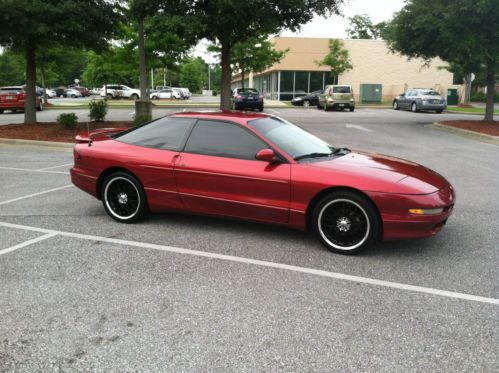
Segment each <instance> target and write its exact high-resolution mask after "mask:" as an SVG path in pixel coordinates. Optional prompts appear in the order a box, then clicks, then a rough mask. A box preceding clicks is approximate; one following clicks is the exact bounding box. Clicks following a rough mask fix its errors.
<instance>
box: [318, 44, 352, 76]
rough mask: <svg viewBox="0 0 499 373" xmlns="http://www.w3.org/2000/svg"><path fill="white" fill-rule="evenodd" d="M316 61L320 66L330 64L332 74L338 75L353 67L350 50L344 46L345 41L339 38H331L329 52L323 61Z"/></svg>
mask: <svg viewBox="0 0 499 373" xmlns="http://www.w3.org/2000/svg"><path fill="white" fill-rule="evenodd" d="M316 63H317V64H318V65H319V66H329V67H330V68H331V75H332V76H338V75H340V74H341V73H344V72H345V71H348V70H350V69H352V68H353V66H352V64H351V62H350V57H349V54H348V50H347V49H344V48H343V43H342V42H341V40H339V39H329V53H328V54H326V56H325V57H324V59H323V60H322V61H316Z"/></svg>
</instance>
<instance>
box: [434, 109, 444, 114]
mask: <svg viewBox="0 0 499 373" xmlns="http://www.w3.org/2000/svg"><path fill="white" fill-rule="evenodd" d="M435 111H436V112H437V114H442V111H443V110H435Z"/></svg>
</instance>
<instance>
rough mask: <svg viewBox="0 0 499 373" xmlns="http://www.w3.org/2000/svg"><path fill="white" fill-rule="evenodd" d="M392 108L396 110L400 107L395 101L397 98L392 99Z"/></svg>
mask: <svg viewBox="0 0 499 373" xmlns="http://www.w3.org/2000/svg"><path fill="white" fill-rule="evenodd" d="M393 109H394V110H398V109H400V108H399V103H398V101H397V100H395V101H393Z"/></svg>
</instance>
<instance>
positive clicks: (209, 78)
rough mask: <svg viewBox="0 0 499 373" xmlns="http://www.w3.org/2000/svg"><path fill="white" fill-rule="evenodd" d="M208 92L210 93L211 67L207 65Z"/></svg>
mask: <svg viewBox="0 0 499 373" xmlns="http://www.w3.org/2000/svg"><path fill="white" fill-rule="evenodd" d="M208 91H211V66H210V64H208Z"/></svg>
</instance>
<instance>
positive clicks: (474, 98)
mask: <svg viewBox="0 0 499 373" xmlns="http://www.w3.org/2000/svg"><path fill="white" fill-rule="evenodd" d="M485 101H487V94H486V93H485V92H472V93H471V102H485ZM494 102H499V95H495V96H494Z"/></svg>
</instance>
